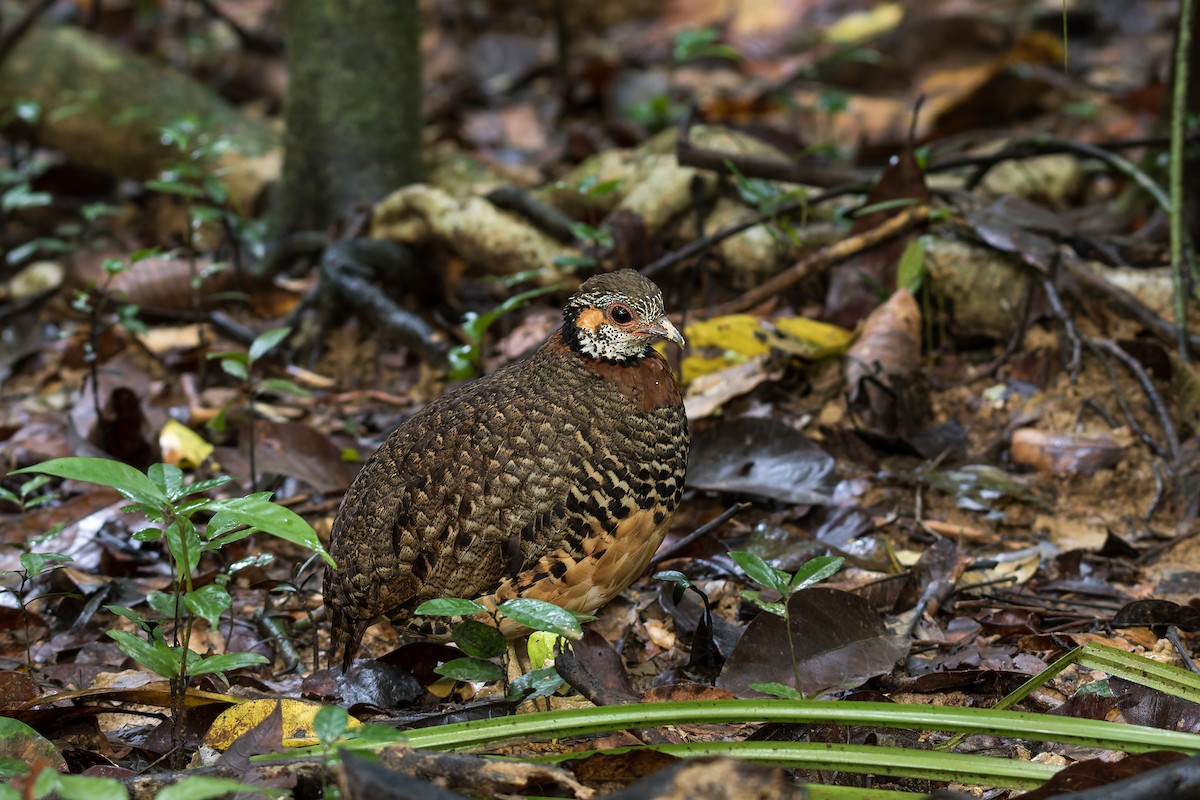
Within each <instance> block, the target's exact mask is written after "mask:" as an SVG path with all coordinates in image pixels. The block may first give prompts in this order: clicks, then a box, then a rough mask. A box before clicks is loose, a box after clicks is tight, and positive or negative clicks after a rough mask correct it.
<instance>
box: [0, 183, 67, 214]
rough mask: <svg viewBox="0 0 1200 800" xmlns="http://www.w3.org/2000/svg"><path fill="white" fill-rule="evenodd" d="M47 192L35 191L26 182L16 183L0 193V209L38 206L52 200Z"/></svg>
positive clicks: (48, 203)
mask: <svg viewBox="0 0 1200 800" xmlns="http://www.w3.org/2000/svg"><path fill="white" fill-rule="evenodd" d="M53 199H54V198H52V197H51V196H50V195H49V193H47V192H35V191H33V189H32V188H31V187H30V186H29V184H27V183H21V184H18V185H16V186H14V187H12V188H11V189H9V190H8V191H7V192H5V193H4V194H3V195H0V211H6V212H7V211H16V210H17V209H21V208H40V207H42V206H48V205H50V203H51V202H52V201H53Z"/></svg>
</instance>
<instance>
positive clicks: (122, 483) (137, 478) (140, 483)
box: [12, 457, 167, 507]
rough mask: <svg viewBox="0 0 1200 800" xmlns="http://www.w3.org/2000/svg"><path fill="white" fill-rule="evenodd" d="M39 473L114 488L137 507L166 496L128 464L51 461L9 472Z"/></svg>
mask: <svg viewBox="0 0 1200 800" xmlns="http://www.w3.org/2000/svg"><path fill="white" fill-rule="evenodd" d="M24 473H42V474H45V475H53V476H55V477H57V478H66V479H68V480H73V481H83V482H84V483H96V484H99V485H101V486H108V487H110V488H113V489H116V490H117V491H118V492H120V493H121V495H122V496H124V497H126V498H128V499H129V500H132V501H133V502H135V503H138V504H140V505H146V506H152V507H157V506H160V505H162V504H163V503H166V502H167V495H166V494H165V493H164V492H163V491H162V489H160V488H158V487H157V486H155V485H154V482H153V481H151V480H150V479H149V478H147V477H146V476H145V475H143V474H142V473H141V472H139V471H137V470H136V469H134V468H133V467H131V466H129V465H128V464H124V463H122V462H120V461H113V460H112V459H108V458H79V457H72V458H52V459H50V460H49V461H43V462H42V463H40V464H34V465H33V466H32V467H25V468H24V469H18V470H13V472H12V474H14V475H21V474H24Z"/></svg>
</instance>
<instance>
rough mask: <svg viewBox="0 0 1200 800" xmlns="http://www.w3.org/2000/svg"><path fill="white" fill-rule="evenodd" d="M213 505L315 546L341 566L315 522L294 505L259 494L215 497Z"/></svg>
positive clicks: (248, 522)
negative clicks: (325, 542)
mask: <svg viewBox="0 0 1200 800" xmlns="http://www.w3.org/2000/svg"><path fill="white" fill-rule="evenodd" d="M211 507H212V508H213V510H215V511H225V512H227V513H228V514H229V515H230V517H232V518H233V519H236V520H238V521H239V522H241V523H242V524H244V525H247V526H249V527H251V528H258V529H259V530H260V531H262V532H263V533H269V534H271V535H272V536H275V537H278V538H280V539H283V540H284V541H286V542H291V543H292V544H297V545H300V546H301V547H305V548H307V549H309V550H312V551H313V552H314V553H318V554H319V555H320V556H321V558H323V559H324V560H325V563H327V564H329V565H330V566H331V567H336V566H337V565H336V564H335V563H334V561H333V559H332V558H331V557H330V556H329V553H327V552H325V548H324V547H322V546H321V540H320V539H318V538H317V533H316V531H314V530H313V529H312V526H311V525H309V524H308V523H307V522H306V521H305V520H304V519H303V518H302V517H301V516H300V515H299V514H297V513H296V512H295V511H292V510H291V509H290V508H284V507H283V506H281V505H278V504H276V503H272V502H271V501H270V500H267V499H266V498H265V497H261V496H256V495H251V496H249V497H235V498H232V499H229V500H215V501H213V503H212V506H211Z"/></svg>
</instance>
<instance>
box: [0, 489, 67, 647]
mask: <svg viewBox="0 0 1200 800" xmlns="http://www.w3.org/2000/svg"><path fill="white" fill-rule="evenodd" d="M49 482H50V476H48V475H37V476H34V477H32V478H30V479H29V480H27V481H22V482H21V485H20V486H18V487H17V491H16V492H13V491H11V490H9V489H6V488H4V487H3V486H0V500H6V501H8V502H9V503H12V504H13V505H15V506H16V507H17V508H19V509H21V513H25V512H27V511H29V510H31V509H34V508H37V507H38V506H41V505H44V504H46V503H48V502H50V501H51V500H54V499H56V498H57V497H58V495H57V494H56V493H54V492H44V493H41V494H38V490H39V489H41V488H42V487H44V486H45V485H46V484H47V483H49ZM64 527H65V525H64V523H59V524H57V525H55V526H54V527H53V528H51V529H50V530H49V531H47V532H46V533H43V534H42V535H40V536H35V537H34V538H32V539H29V540H27V541H25V542H21V543H19V544H18V547H20V548H21V550H22V552H21V556H20V562H21V568H20V569H16V570H4V571H0V575H16V576H17V577H18V578H20V581H21V582H20V583H19V584H18V585H17V586H16V588H13V587H9V586H3V587H0V591H4V592H10V593H11V594H12V595H13V596H14V597H15V598H16V599H17V602H18V603H19V604H20V606H21V622H22V624H23V626H24V629H25V663H26V664H32V663H33V653H32V650H31V648H32V646H33V641H32V639H31V638H30V636H29V606H30V605H31V604H32V603H35V602H37V601H39V600H45V599H47V598H50V597H59V596H62V595H61V594H60V593H53V594H41V595H38V596H37V597H34V598H30V597H29V592H30V590H31V589H32V588H33V585H34V583H35V582H37V580H38V579H39V578H41V577H42V576H43V575H48V574H49V573H50V572H53V571H54V570H56V569H58V568H59V567H61V566H63V565H64V564H66V563H67V562H68V561H71V560H72V559H71V557H70V556H67V555H63V554H62V553H54V552H44V553H35V552H33V548H35V547H38V546H40V545H43V544H45V543H46V542H48V541H50V540H51V539H53V538H54V537H55V536H58V534H59V533H60V532H61V531H62V529H63V528H64Z"/></svg>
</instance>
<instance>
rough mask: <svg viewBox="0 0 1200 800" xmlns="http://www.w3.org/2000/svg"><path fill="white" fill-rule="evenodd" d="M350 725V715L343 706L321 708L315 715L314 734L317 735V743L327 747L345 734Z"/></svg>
mask: <svg viewBox="0 0 1200 800" xmlns="http://www.w3.org/2000/svg"><path fill="white" fill-rule="evenodd" d="M349 725H350V714H349V712H347V711H346V709H344V708H342V707H341V706H321V709H320V710H319V711H318V712H317V713H316V714H314V715H313V733H315V734H316V735H317V741H319V742H320V743H321V744H323V745H325V746H326V747H328V746H329V745H330V744H331V743H332V742H333V741H334V740H335V739H337V738H338V737H339V736H341V735H342V734H343V733H345V732H346V728H347V727H349Z"/></svg>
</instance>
